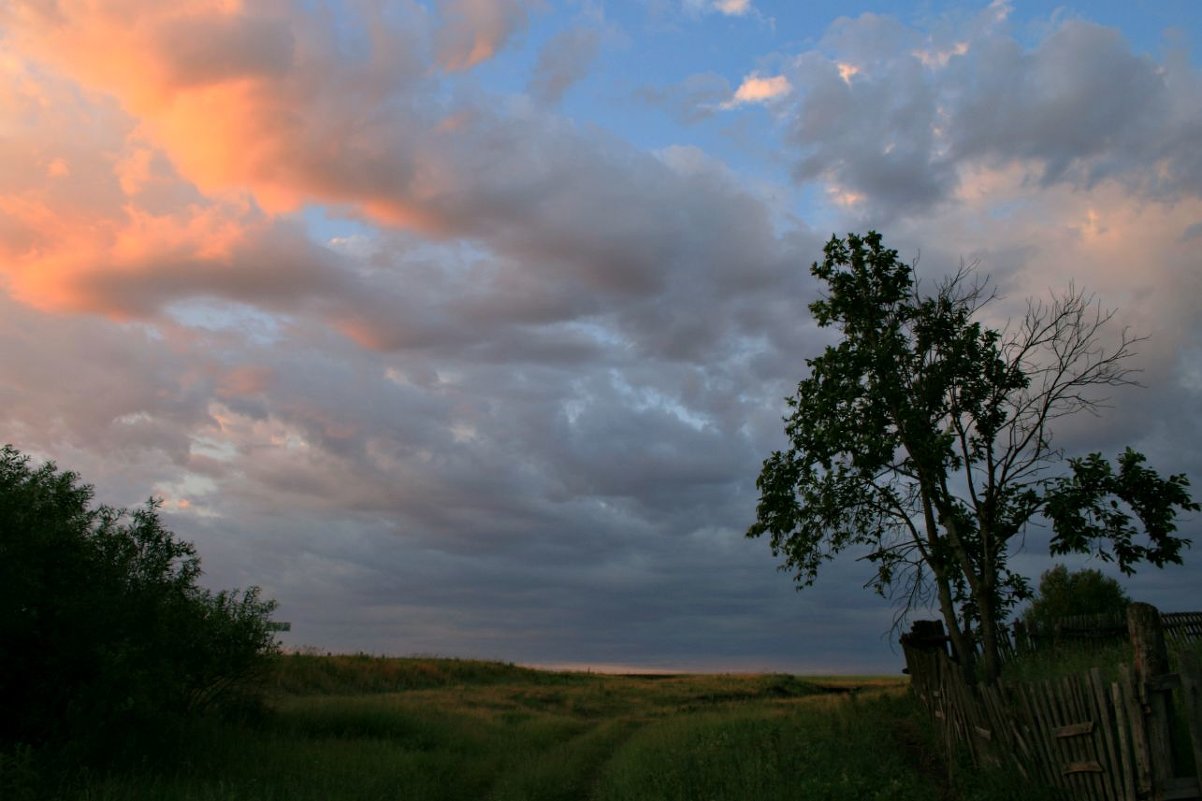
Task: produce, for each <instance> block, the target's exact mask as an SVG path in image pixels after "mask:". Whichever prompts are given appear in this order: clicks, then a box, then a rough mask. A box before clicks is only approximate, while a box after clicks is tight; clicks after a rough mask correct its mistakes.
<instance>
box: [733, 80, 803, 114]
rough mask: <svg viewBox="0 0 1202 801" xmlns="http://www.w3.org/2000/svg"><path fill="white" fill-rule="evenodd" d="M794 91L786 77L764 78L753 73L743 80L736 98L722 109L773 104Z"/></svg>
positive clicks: (735, 95)
mask: <svg viewBox="0 0 1202 801" xmlns="http://www.w3.org/2000/svg"><path fill="white" fill-rule="evenodd" d="M792 91H793V86H792V84H790V83H789V79H788V78H787V77H786V76H784V75H769V76H763V75H760V74H759V73H758V72H753V73H751V74H750V75H748V76H747V77H745V78H744V79H743V82H742V83H741V84H739V88H738V89H736V90H735V94H734V96H733V97H732V98H731V99H730V100H728V101H727V102H725V103H723V104H722V108H724V109H731V108H737V107H738V106H745V105H748V104H752V103H755V104H765V103H772V102H774V101H777V100H780V99H781V98H783V97H785V96H787V95H788V94H789V93H790V92H792Z"/></svg>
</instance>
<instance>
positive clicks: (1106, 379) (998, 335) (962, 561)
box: [748, 232, 1199, 680]
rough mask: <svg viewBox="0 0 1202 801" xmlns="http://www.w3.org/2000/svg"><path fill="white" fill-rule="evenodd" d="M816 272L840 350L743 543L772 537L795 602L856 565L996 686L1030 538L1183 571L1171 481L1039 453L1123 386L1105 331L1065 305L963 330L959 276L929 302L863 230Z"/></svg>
mask: <svg viewBox="0 0 1202 801" xmlns="http://www.w3.org/2000/svg"><path fill="white" fill-rule="evenodd" d="M811 272H812V273H813V275H814V276H815V277H817V278H818V279H820V280H821V281H823V282H824V283H825V284H826V287H827V292H826V295H825V296H824V297H822V298H821V299H820V300H817V301H815V302H814V303H812V304H810V311H811V313H812V314H813V315H814V318H815V320H816V321H817V323H818V325H819V326H821V327H824V328H834V329H836V330H837V331H838V332H839V334H840V335H841V336H840V340H839V342H838V344H836V345H832V346H830V347H828V348H827V349H826V350H825V352H824V353H822V354H821V355H820V356H817V357H816V358H813V359H808V360H807V361H806V364H807V365H808V367H809V375H808V376H807V377H806V378H804V379H802V381H801V382H800V383H799V385H798V388H797V393H796V394H795V395H794V396H793V397H791V398H789V399H787V400H788V404H789V406H790V408H791V410H792V411H791V413H790V415H789V416H788V417H787V418H786V421H785V423H786V425H785V432H786V434H787V436H788V438H789V441H790V446H789V448H788V450H786V451H777V452H775V453H773V454H772V455H771V456H769V457H768V459H766V460H765V461H764V465H763V469H762V471H761V473H760V476H759V480H758V482H757V487H758V488H759V490H760V493H761V494H760V501H759V505H758V508H757V519H756V522H755V523H754V524H753V525H752V526H751V527H750V529H749V531H748V536H751V537H758V536H760V535H763V534H767V535H769V537H770V540H771V545H772V550H773V553H774V554H775V555H777V556H780V557H783V558H784V567H785V568H786V569H789V570H791V571H792V572H793V573H794V575H795V578H796V580H797V582H798V583H799V585H801V586H806V585H809V584H811V583H812V582H813V581H814V579H815V578H816V577H817V574H818V571H819V568H820V566H821V565H822V563H823V562H824V561H825V560H827V559H830V558H832V557H833V556H834V555H835V554H838V553H839V552H840V551H843V550H845V549H847V548H861V549H867V559H868V560H870V561H871V562H872V563H873V564H874V565H875V566H876V575H875V576H874V578H873V580H872V581H871V582H870V585H871V586H873V587H874V588H875V589H876V590H877V591H878V592H880V593H882V594H886V593H889V592H892V593H894V596H895V598H896V600H897V601H898V603H899V606H900V608H901V612H902V615H903V616H904V614H905V612H906V611H908V610H909V609H911V608H914V607H915V606H919V605H923V604H926V603H929V602H931V601H934V602H936V603H937V604H938V606H939V608H940V610H941V612H942V615H943V618H944V621H945V623H946V624H947V627H948V631H949V635H950V637H951V639H952V643H953V646H954V648H955V649H956V651H957V653H958V654H959V655H960V658H961V659H962V660H963V661H965V662H966V663H967V664H968V665H969V667H970V668H974V667H976V665H975V663H976V661H977V659H976V646H978V645H979V646H980V649H981V657H982V659H981V661H982V662H983V664H982V665H981V667H982V668H983V671H982V672H983V678H985V679H986V680H992V679H994V678H996V677H997V675H998V673H999V670H1000V663H999V644H998V639H999V636H1000V633H1001V628H1002V626H1003V625H1004V623H1005V619H1006V617H1007V615H1008V614H1009V612H1010V611H1011V610H1012V608H1013V607H1014V605H1015V604H1016V603H1017V602H1018V601H1020V600H1022V599H1023V598H1025V597H1028V596H1029V594H1030V591H1029V588H1028V585H1027V582H1026V580H1025V579H1024V578H1023V577H1022V576H1021V575H1018V574H1017V573H1015V572H1013V571H1012V570H1010V568H1009V557H1010V556H1011V554H1012V551H1013V549H1014V547H1015V544H1016V542H1018V541H1020V535H1022V534H1023V532H1024V531H1025V530H1026V528H1027V526H1028V525H1029V524H1031V523H1032V521H1033V520H1036V519H1038V518H1041V517H1042V518H1046V519H1047V520H1048V521H1050V523H1051V525H1052V529H1053V537H1052V542H1051V549H1052V552H1053V553H1069V552H1093V553H1095V554H1097V555H1098V556H1099V557H1101V558H1103V559H1107V560H1113V561H1115V562H1117V563H1118V566H1119V567H1120V568H1121V569H1122V570H1123V571H1124V572H1128V573H1129V572H1131V571H1132V570H1133V569H1134V566H1135V565H1136V564H1137V563H1139V562H1144V561H1146V562H1149V563H1151V564H1154V565H1157V566H1163V565H1165V564H1167V563H1170V562H1177V563H1179V562H1180V561H1181V556H1180V552H1181V549H1182V548H1183V547H1185V546H1187V545H1188V544H1189V541H1188V540H1185V539H1182V538H1179V537H1176V536H1174V534H1173V532H1174V531H1175V530H1176V527H1175V520H1176V514H1177V512H1178V510H1183V509H1189V510H1197V509H1198V508H1199V507H1198V505H1197V504H1196V503H1194V502H1193V501H1192V500H1191V498H1190V496H1189V494H1188V486H1189V482H1188V480H1187V479H1186V477H1185V476H1183V475H1175V476H1171V477H1169V478H1167V479H1163V478H1161V477H1160V476H1159V475H1158V474H1157V473H1156V472H1155V471H1153V470H1151V469H1149V468H1147V467H1145V466H1144V461H1145V460H1144V457H1143V456H1142V455H1141V454H1138V453H1136V452H1134V451H1132V450H1130V449H1128V450H1127V451H1126V452H1125V453H1123V454H1122V455H1121V456H1120V457H1119V459H1118V467H1117V469H1115V468H1113V467H1112V466H1111V464H1110V463H1109V462H1107V461H1106V460H1105V459H1103V458H1102V456H1101V455H1100V454H1091V455H1088V456H1085V457H1083V458H1080V459H1068V460H1067V462H1066V460H1065V459H1064V455H1063V453H1062V452H1061V451H1060V449H1058V448H1057V447H1056V446H1055V444H1054V442H1053V437H1052V426H1053V424H1054V423H1055V421H1056V420H1058V419H1060V418H1061V417H1064V416H1066V415H1071V414H1075V413H1078V412H1082V411H1094V410H1096V408H1097V407H1098V405H1099V404H1100V403H1101V402H1103V401H1104V398H1102V397H1100V395H1099V390H1103V389H1104V388H1106V387H1114V386H1121V385H1125V384H1131V383H1134V382H1133V380H1132V371H1131V370H1130V369H1129V368H1127V367H1126V360H1127V359H1128V357H1129V356H1131V355H1132V351H1131V346H1132V345H1133V344H1134V342H1135V341H1136V340H1134V339H1132V338H1131V337H1129V336H1128V335H1127V334H1126V333H1125V332H1124V333H1123V334H1122V335H1121V337H1120V338H1119V340H1118V341H1117V343H1116V344H1115V345H1114V346H1113V347H1112V348H1107V347H1105V346H1104V344H1103V342H1102V336H1101V335H1102V332H1103V329H1104V328H1105V327H1106V325H1107V323H1109V322H1110V320H1111V318H1112V315H1113V313H1107V312H1104V311H1103V310H1101V309H1100V308H1099V307H1098V305H1097V304H1096V303H1095V302H1094V300H1093V298H1092V297H1090V296H1087V295H1085V294H1084V293H1082V292H1079V291H1077V290H1075V289H1073V288H1071V287H1070V289H1069V291H1068V292H1067V293H1066V294H1064V295H1062V296H1060V297H1056V298H1054V299H1053V300H1052V301H1051V302H1049V303H1038V302H1034V303H1030V304H1029V305H1028V311H1027V313H1026V315H1025V317H1024V318H1023V319H1022V320H1019V321H1017V322H1016V323H1014V324H1012V325H1011V326H1009V327H1007V329H1006V330H1003V331H999V330H995V329H991V328H988V327H986V326H983V325H982V324H981V323H980V322H979V321H977V320H976V319H975V317H976V316H977V314H978V312H980V310H981V309H982V307H984V306H985V305H986V304H987V303H988V302H989V301H990V300H991V299H992V295H990V294H989V293H988V292H987V291H986V287H985V286H984V284H982V283H974V282H972V281H971V280H970V279H971V272H970V271H969V270H967V269H963V268H962V269H961V270H960V271H958V272H957V273H956V274H955V275H953V276H952V277H951V278H949V279H947V280H946V281H944V282H943V283H941V284H940V285H939V286H938V287H936V290H935V292H934V293H933V294H924V293H922V292H921V291H920V289H919V287H918V285H917V282H916V280H915V277H914V271H913V268H912V267H911V266H910V265H907V264H904V263H902V262H901V261H899V260H898V258H897V252H896V251H894V250H889V249H887V248H885V247H884V246H883V245H882V242H881V236H880V235H879V234H877V233H875V232H873V233H869V234H867V235H866V236H863V237H860V236H856V235H854V234H852V235H848V237H847V238H846V239H845V240H841V239H838V238H834V237H832V239H831V241H830V242H829V243H828V244H827V245H826V248H825V259H824V260H823V261H822V262H821V263H815V264H814V265H813V267H812V269H811ZM1065 466H1067V468H1068V472H1067V474H1065V473H1064V472H1063V467H1065ZM1058 469H1059V472H1058ZM1141 531H1142V535H1143V537H1142V539H1141V538H1140V533H1141ZM932 596H933V597H932Z"/></svg>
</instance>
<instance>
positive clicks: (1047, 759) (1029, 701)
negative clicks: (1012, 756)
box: [1013, 684, 1055, 785]
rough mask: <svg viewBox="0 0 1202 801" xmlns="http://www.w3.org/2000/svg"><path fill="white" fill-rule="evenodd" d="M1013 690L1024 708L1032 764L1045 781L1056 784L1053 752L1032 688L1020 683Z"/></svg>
mask: <svg viewBox="0 0 1202 801" xmlns="http://www.w3.org/2000/svg"><path fill="white" fill-rule="evenodd" d="M1013 691H1014V694H1015V697H1016V698H1017V699H1018V701H1019V706H1020V708H1021V710H1022V719H1023V722H1024V726H1025V733H1026V735H1027V740H1028V743H1029V747H1028V750H1029V752H1030V754H1031V757H1032V765H1033V766H1034V769H1035V770H1036V771H1037V772H1038V774H1039V776H1040V778H1042V779H1043V781H1044V782H1045V783H1047V784H1048V785H1054V783H1055V782H1054V779H1053V770H1052V758H1051V752H1050V751H1048V744H1047V738H1045V737H1044V736H1043V728H1042V727H1041V726H1040V725H1039V720H1038V716H1037V715H1036V712H1035V708H1034V703H1035V702H1034V700H1033V698H1032V696H1033V693H1032V691H1031V688H1030V687H1027V686H1024V685H1021V684H1020V685H1015V686H1014V688H1013Z"/></svg>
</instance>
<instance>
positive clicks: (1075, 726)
mask: <svg viewBox="0 0 1202 801" xmlns="http://www.w3.org/2000/svg"><path fill="white" fill-rule="evenodd" d="M1096 726H1097V724H1096V723H1094V721H1092V720H1087V721H1085V722H1084V723H1070V724H1069V725H1067V726H1061V727H1060V728H1058V729H1056V736H1057V737H1060V738H1061V739H1063V738H1065V737H1083V736H1088V735H1090V734H1093V730H1094V728H1096Z"/></svg>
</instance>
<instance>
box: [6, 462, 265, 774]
mask: <svg viewBox="0 0 1202 801" xmlns="http://www.w3.org/2000/svg"><path fill="white" fill-rule="evenodd" d="M92 497H93V490H92V487H91V486H89V485H87V484H83V483H81V482H80V481H79V478H78V476H76V475H75V474H74V473H71V472H66V471H62V472H60V471H59V470H58V469H57V468H56V467H55V465H54V464H53V463H47V464H44V465H42V466H40V467H37V468H34V467H32V466H31V464H30V459H29V457H27V456H24V455H22V454H21V453H20V452H18V451H17V450H16V449H14V448H12V447H11V446H5V447H4V448H3V450H2V451H0V652H2V653H3V654H4V658H3V659H0V708H3V709H4V710H5V713H4V714H3V715H0V747H2V745H3V744H14V743H28V744H33V745H41V744H47V743H51V744H63V743H73V744H82V745H85V746H87V747H89V748H90V747H92V746H99V747H103V748H104V750H106V751H111V750H112V749H113V747H123V746H127V745H129V744H130V743H131V742H134V741H136V740H138V739H139V738H138V735H139V734H147V733H162V732H163V731H164V730H165V728H167V727H171V726H174V725H176V724H178V723H182V722H183V721H185V720H187V719H188V718H190V717H192V716H194V715H196V714H197V713H199V712H201V711H204V710H207V709H214V708H217V709H227V708H231V707H233V706H237V705H240V704H242V702H243V701H244V699H245V698H246V697H247V693H253V691H254V686H255V679H256V676H257V673H258V671H259V670H260V669H261V668H262V667H263V665H264V664H265V657H267V656H268V655H269V654H270V653H272V652H274V651H275V650H276V643H275V638H274V634H273V633H272V628H271V624H270V620H269V617H270V614H271V613H272V611H273V610H274V609H275V603H274V602H272V601H264V600H261V599H260V597H259V591H258V588H251V589H249V590H247V591H246V592H237V591H235V592H218V593H213V592H210V591H208V590H205V589H203V588H201V587H198V586H197V584H196V582H197V580H198V578H199V577H200V574H201V570H200V560H199V559H198V557H197V556H196V551H195V549H194V548H193V546H192V545H191V544H190V543H187V542H182V541H180V540H178V539H176V538H175V536H174V535H173V534H172V533H171V532H170V531H168V530H167V529H166V528H164V527H163V525H162V523H161V521H160V520H159V516H158V503H157V502H156V501H154V500H153V499H152V500H151V501H148V502H147V503H146V504H145V505H144V506H142V507H140V508H138V509H135V510H133V511H129V510H125V509H114V508H111V507H107V506H95V507H94V506H93V505H92Z"/></svg>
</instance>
